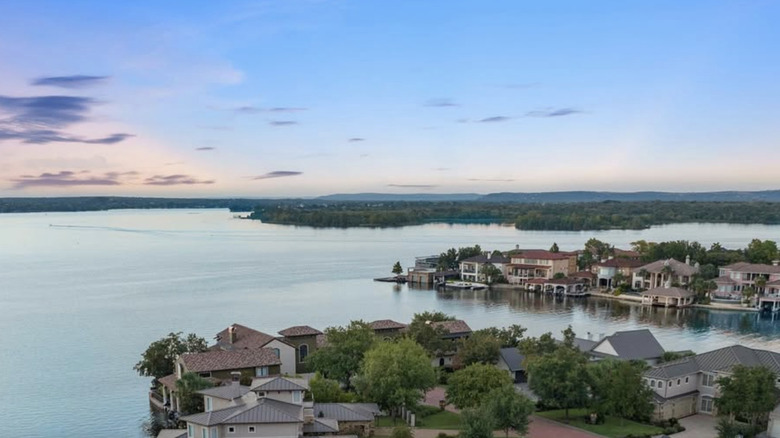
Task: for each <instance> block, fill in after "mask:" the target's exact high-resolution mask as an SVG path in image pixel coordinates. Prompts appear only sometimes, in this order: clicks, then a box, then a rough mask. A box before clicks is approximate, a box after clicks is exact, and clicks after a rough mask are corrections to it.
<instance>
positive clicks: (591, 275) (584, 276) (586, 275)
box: [569, 271, 596, 280]
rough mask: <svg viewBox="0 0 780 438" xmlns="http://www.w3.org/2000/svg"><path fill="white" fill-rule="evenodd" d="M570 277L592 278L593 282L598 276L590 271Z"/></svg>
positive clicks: (576, 273)
mask: <svg viewBox="0 0 780 438" xmlns="http://www.w3.org/2000/svg"><path fill="white" fill-rule="evenodd" d="M569 277H571V278H590V279H591V280H593V279H595V278H596V274H594V273H592V272H590V271H577V272H574V273H572V274H569Z"/></svg>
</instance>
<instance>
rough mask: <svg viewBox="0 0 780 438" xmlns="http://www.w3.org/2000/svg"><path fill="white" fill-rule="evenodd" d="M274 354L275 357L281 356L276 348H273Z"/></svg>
mask: <svg viewBox="0 0 780 438" xmlns="http://www.w3.org/2000/svg"><path fill="white" fill-rule="evenodd" d="M274 354H275V355H276V357H281V355H282V352H281V351H279V349H278V348H274Z"/></svg>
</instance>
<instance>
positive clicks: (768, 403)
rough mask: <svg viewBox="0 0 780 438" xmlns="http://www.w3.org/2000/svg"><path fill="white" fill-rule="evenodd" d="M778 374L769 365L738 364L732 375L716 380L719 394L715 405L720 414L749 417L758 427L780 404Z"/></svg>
mask: <svg viewBox="0 0 780 438" xmlns="http://www.w3.org/2000/svg"><path fill="white" fill-rule="evenodd" d="M776 379H777V376H776V375H775V373H774V372H772V370H770V369H769V368H766V367H746V366H743V365H736V366H735V367H734V368H732V369H731V375H730V376H724V377H721V378H719V379H718V380H717V383H718V385H719V386H720V397H718V398H716V399H715V406H716V407H717V408H718V412H719V413H720V414H725V415H729V418H730V419H731V420H734V418H735V417H741V418H743V419H746V420H747V421H748V422H749V423H750V425H751V426H753V427H755V426H756V425H757V424H759V422H762V421H764V420H765V419H766V418H767V416H768V415H769V413H770V412H771V411H772V409H774V408H775V404H777V396H776V394H775V381H776Z"/></svg>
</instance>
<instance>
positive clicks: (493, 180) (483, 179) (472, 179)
mask: <svg viewBox="0 0 780 438" xmlns="http://www.w3.org/2000/svg"><path fill="white" fill-rule="evenodd" d="M468 181H483V182H512V181H515V180H514V179H513V178H469V179H468Z"/></svg>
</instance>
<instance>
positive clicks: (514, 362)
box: [499, 347, 525, 371]
mask: <svg viewBox="0 0 780 438" xmlns="http://www.w3.org/2000/svg"><path fill="white" fill-rule="evenodd" d="M499 353H500V354H501V358H502V359H504V362H506V364H507V366H508V367H509V371H523V370H525V368H523V361H524V360H525V357H524V356H523V355H522V354H521V353H520V350H518V349H517V348H514V347H509V348H502V349H501V350H500V351H499Z"/></svg>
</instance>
